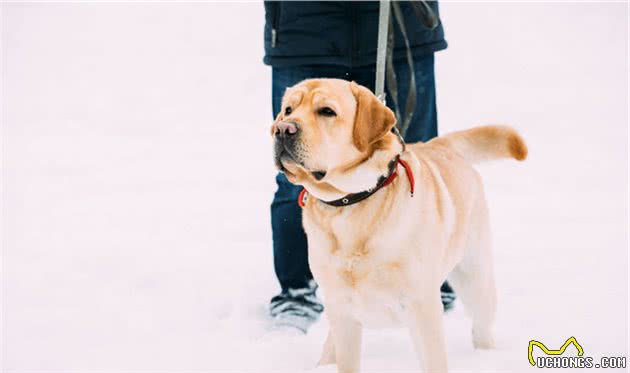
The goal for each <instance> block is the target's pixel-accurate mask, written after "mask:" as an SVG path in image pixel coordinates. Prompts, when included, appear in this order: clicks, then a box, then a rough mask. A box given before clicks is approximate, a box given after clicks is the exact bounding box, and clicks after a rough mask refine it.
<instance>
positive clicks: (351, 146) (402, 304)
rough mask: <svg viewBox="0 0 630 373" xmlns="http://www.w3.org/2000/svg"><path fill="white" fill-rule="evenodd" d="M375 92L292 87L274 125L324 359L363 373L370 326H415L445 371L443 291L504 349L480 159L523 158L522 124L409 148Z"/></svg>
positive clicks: (428, 359)
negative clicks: (315, 297)
mask: <svg viewBox="0 0 630 373" xmlns="http://www.w3.org/2000/svg"><path fill="white" fill-rule="evenodd" d="M394 125H395V116H394V114H393V113H392V111H391V110H390V109H388V108H387V107H386V106H385V105H383V104H382V103H381V102H380V101H379V100H378V99H377V98H376V97H375V96H374V95H373V94H372V93H371V92H370V91H369V90H368V89H367V88H365V87H362V86H359V85H357V84H356V83H354V82H347V81H344V80H337V79H311V80H305V81H303V82H301V83H299V84H297V85H295V86H293V87H291V88H289V89H287V91H286V93H285V95H284V98H283V101H282V111H281V113H280V114H279V115H278V117H277V118H276V120H275V122H274V124H273V126H272V135H273V136H274V139H275V140H274V147H275V149H274V150H275V160H276V165H277V166H278V168H280V169H281V170H282V171H284V172H285V174H286V176H287V178H288V179H289V180H290V181H291V182H292V183H294V184H298V185H302V186H303V187H304V191H303V193H302V194H301V195H300V203H301V205H302V206H303V221H304V229H305V231H306V233H307V237H308V248H309V250H308V251H309V262H310V266H311V270H312V272H313V275H314V277H315V280H316V281H317V282H318V283H319V284H320V285H321V287H322V289H323V291H324V305H325V313H326V315H327V317H328V319H329V322H330V331H329V334H328V338H327V340H326V343H325V345H324V351H323V354H322V357H321V360H320V364H331V363H337V368H338V371H339V372H358V371H359V360H360V356H359V355H360V349H361V347H360V346H361V330H362V328H363V327H373V326H376V327H378V326H379V325H383V326H385V325H391V324H403V325H406V326H407V327H408V328H409V330H410V332H411V336H412V338H413V342H414V345H415V349H416V351H417V354H418V355H419V356H420V360H421V362H422V366H423V367H424V370H425V371H426V372H446V371H447V356H446V346H445V340H444V331H443V325H442V304H441V298H440V290H439V289H440V284H442V282H443V281H444V280H445V279H446V278H447V277H448V279H449V281H450V282H451V283H452V285H453V287H454V288H455V290H456V292H457V294H458V295H459V297H460V298H461V300H462V302H463V303H464V305H465V307H466V308H467V310H468V313H469V314H470V315H471V317H472V322H473V326H472V339H473V344H474V346H475V347H477V348H491V347H492V346H493V343H494V342H493V335H492V324H493V319H494V316H495V307H496V294H495V284H494V275H493V264H492V255H491V247H490V229H489V224H488V210H487V206H486V200H485V197H484V191H483V186H482V183H481V179H480V177H479V174H478V173H477V172H476V171H475V169H474V168H473V167H472V164H474V163H476V162H479V161H484V160H491V159H499V158H515V159H517V160H523V159H525V157H526V156H527V147H526V145H525V143H524V142H523V140H522V139H521V137H520V136H519V135H518V134H517V133H516V132H515V131H514V130H513V129H511V128H509V127H503V126H485V127H477V128H473V129H470V130H467V131H461V132H455V133H451V134H448V135H446V136H442V137H438V138H436V139H433V140H431V141H429V142H427V143H417V144H408V145H405V144H403V143H402V142H401V141H400V138H399V137H398V136H397V135H396V134H394V133H393V132H392V128H393V127H394Z"/></svg>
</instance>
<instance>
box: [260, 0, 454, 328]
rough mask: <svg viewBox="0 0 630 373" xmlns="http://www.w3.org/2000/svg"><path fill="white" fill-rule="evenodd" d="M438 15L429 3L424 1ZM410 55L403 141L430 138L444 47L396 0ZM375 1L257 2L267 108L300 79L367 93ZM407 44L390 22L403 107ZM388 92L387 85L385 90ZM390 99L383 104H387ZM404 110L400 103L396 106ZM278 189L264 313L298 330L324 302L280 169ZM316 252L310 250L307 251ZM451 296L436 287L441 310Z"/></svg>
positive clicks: (437, 32) (293, 189) (293, 195)
mask: <svg viewBox="0 0 630 373" xmlns="http://www.w3.org/2000/svg"><path fill="white" fill-rule="evenodd" d="M425 4H428V5H429V6H430V8H431V9H432V11H433V12H434V13H435V14H436V15H439V13H438V6H437V3H436V2H427V3H425ZM400 9H401V12H402V14H403V17H402V18H403V22H404V26H405V28H406V34H407V39H408V41H409V47H410V48H409V51H410V52H411V55H412V56H413V60H414V66H413V70H414V73H415V83H416V92H417V102H416V106H415V110H414V111H413V116H412V119H411V124H410V125H409V128H408V130H407V133H406V135H405V141H406V142H418V141H428V140H430V139H431V138H433V137H435V136H437V114H436V102H435V75H434V69H433V65H434V59H433V53H434V52H436V51H439V50H442V49H445V48H446V45H447V44H446V41H445V40H444V30H443V29H442V25H441V24H438V25H437V27H435V28H433V29H431V28H429V27H427V26H425V25H424V24H423V23H422V22H421V20H420V19H419V18H418V16H417V14H416V13H415V12H414V11H413V9H412V8H411V4H409V3H406V2H401V3H400ZM378 18H379V2H375V1H373V2H354V1H348V2H338V1H330V2H325V1H322V2H288V1H287V2H272V1H265V32H264V39H265V57H264V63H265V64H267V65H270V66H271V67H272V108H273V116H274V118H275V117H276V116H277V115H278V112H279V111H280V106H281V101H282V95H283V94H284V91H285V89H286V88H287V87H290V86H292V85H294V84H296V83H298V82H300V81H302V80H304V79H308V78H338V79H346V80H354V81H355V82H357V83H358V84H361V85H363V86H366V87H368V88H369V89H371V90H372V91H374V83H375V81H374V80H375V73H376V48H377V34H378ZM406 56H407V48H406V45H405V41H404V39H403V36H402V34H401V32H400V27H399V25H398V23H397V22H394V50H393V61H394V63H393V65H394V71H395V73H396V77H397V78H396V81H397V86H398V101H399V102H400V103H401V105H403V106H404V103H405V100H406V97H407V94H408V92H409V84H410V78H411V77H410V71H409V69H410V67H409V65H408V63H407V59H406ZM386 94H387V97H391V96H390V91H389V87H387V88H386ZM392 101H393V100H391V99H388V100H387V105H388V106H389V107H390V108H392V109H393V107H392ZM401 110H404V108H401ZM276 182H277V184H278V189H277V190H276V193H275V195H274V198H273V202H272V204H271V226H272V233H273V254H274V267H275V271H276V276H277V278H278V281H279V282H280V286H281V288H282V290H281V293H280V294H279V295H277V296H275V297H273V298H272V299H271V304H270V314H271V316H272V317H273V319H274V323H275V324H276V325H282V326H292V327H296V328H298V329H300V330H302V331H303V332H306V330H307V329H308V327H309V326H310V325H311V324H312V323H313V322H315V321H316V320H317V319H318V318H319V315H320V314H321V312H322V311H323V309H324V307H323V306H322V304H321V302H320V301H319V299H318V298H317V296H316V290H317V285H316V284H315V282H314V281H313V275H312V274H311V271H310V269H309V265H308V254H307V244H306V235H305V233H304V230H303V228H302V212H301V210H300V207H299V206H298V204H297V199H298V194H299V193H300V191H301V189H302V188H301V187H299V186H296V185H293V184H291V183H290V182H289V181H288V180H287V179H286V177H285V176H284V174H282V173H278V175H277V176H276ZM315 249H317V248H315ZM454 300H455V294H454V293H453V291H452V290H451V289H450V287H449V286H448V284H447V283H444V285H442V303H443V304H444V308H445V309H448V308H450V307H451V306H452V303H453V301H454Z"/></svg>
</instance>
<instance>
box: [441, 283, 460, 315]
mask: <svg viewBox="0 0 630 373" xmlns="http://www.w3.org/2000/svg"><path fill="white" fill-rule="evenodd" d="M440 291H441V292H442V306H443V307H444V312H446V311H449V310H451V309H452V308H453V306H454V305H455V299H457V296H456V295H455V292H454V291H453V288H452V287H451V285H449V284H448V282H446V281H444V283H443V284H442V286H441V287H440Z"/></svg>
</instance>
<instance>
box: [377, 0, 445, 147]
mask: <svg viewBox="0 0 630 373" xmlns="http://www.w3.org/2000/svg"><path fill="white" fill-rule="evenodd" d="M390 5H391V6H390ZM379 6H380V7H379V19H378V39H377V41H378V44H377V50H376V81H375V91H374V93H375V94H376V97H378V98H379V99H380V100H381V101H382V102H383V103H385V100H386V97H385V82H384V80H385V79H387V86H388V87H389V92H390V94H391V98H392V101H393V103H394V112H395V113H396V119H397V123H398V124H397V127H398V128H397V129H396V130H394V133H396V134H397V135H398V136H399V137H400V138H401V139H402V138H403V137H404V135H405V134H406V133H407V129H408V128H409V125H410V124H411V119H412V117H413V113H414V111H415V109H416V98H417V91H416V74H415V68H414V61H413V55H412V53H411V45H410V44H409V37H408V36H407V28H406V27H405V22H404V18H403V13H402V10H401V9H400V4H398V2H396V1H393V2H392V1H390V0H380V2H379ZM410 6H411V8H412V9H413V11H414V13H415V14H416V16H417V17H418V18H419V19H420V20H421V21H422V23H423V24H424V25H425V26H426V27H428V28H429V29H431V30H433V29H435V28H436V27H437V26H438V25H439V22H440V20H439V18H438V17H437V15H436V14H435V12H433V9H431V7H430V6H429V4H428V3H427V2H426V1H411V2H410ZM390 9H391V10H393V12H394V18H395V19H396V23H397V24H398V27H399V29H400V33H401V34H402V39H403V41H404V42H405V47H406V51H405V52H406V60H407V65H408V66H409V92H408V93H407V99H406V102H405V112H404V114H402V115H401V110H400V105H399V102H398V83H397V80H396V71H395V70H394V23H393V21H392V17H391V16H390Z"/></svg>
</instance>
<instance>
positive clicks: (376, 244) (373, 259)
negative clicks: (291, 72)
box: [314, 225, 413, 327]
mask: <svg viewBox="0 0 630 373" xmlns="http://www.w3.org/2000/svg"><path fill="white" fill-rule="evenodd" d="M337 228H339V229H335V230H333V231H332V232H331V233H332V235H331V239H332V241H334V242H335V243H336V247H333V248H332V250H328V251H323V252H321V254H320V255H322V256H323V257H322V258H321V259H322V260H317V261H316V263H315V266H317V267H318V268H316V272H317V274H319V275H320V276H318V277H324V278H322V279H321V280H320V279H319V278H318V279H317V280H318V281H321V282H322V285H323V287H324V290H325V291H326V297H330V298H331V299H330V301H334V302H336V303H337V304H341V305H343V307H344V308H346V310H345V311H346V312H348V313H351V314H352V315H354V317H356V318H357V319H359V320H361V322H362V323H363V324H364V325H366V326H368V327H369V326H373V327H381V326H391V325H396V324H399V323H400V322H401V321H403V318H404V314H405V313H404V311H405V304H406V301H407V299H408V296H407V295H408V294H407V291H408V289H409V286H408V284H409V283H410V281H412V278H411V277H412V276H413V274H412V273H413V271H410V265H412V260H411V259H410V258H409V257H408V256H406V255H403V253H406V252H408V251H405V250H400V248H401V247H403V246H404V243H403V242H401V241H400V239H399V237H404V236H405V235H400V234H396V233H400V232H390V233H392V234H391V236H390V235H389V234H387V233H388V232H382V231H381V232H379V231H375V232H371V233H372V234H369V235H364V234H360V233H358V232H354V234H353V235H345V234H343V233H345V232H348V231H349V230H350V229H348V227H343V226H342V225H337ZM318 264H319V265H318ZM314 269H315V268H314Z"/></svg>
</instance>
